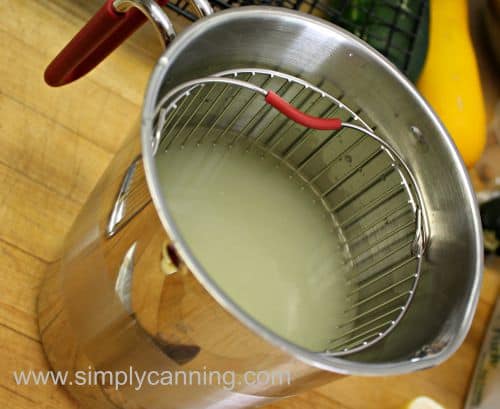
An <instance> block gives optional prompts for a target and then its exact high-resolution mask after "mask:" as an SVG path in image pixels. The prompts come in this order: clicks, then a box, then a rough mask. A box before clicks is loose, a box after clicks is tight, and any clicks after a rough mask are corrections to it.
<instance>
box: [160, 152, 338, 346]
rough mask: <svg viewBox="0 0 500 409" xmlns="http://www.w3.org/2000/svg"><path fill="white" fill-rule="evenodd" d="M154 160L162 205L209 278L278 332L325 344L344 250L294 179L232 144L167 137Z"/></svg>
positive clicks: (270, 160)
mask: <svg viewBox="0 0 500 409" xmlns="http://www.w3.org/2000/svg"><path fill="white" fill-rule="evenodd" d="M156 161H157V167H158V173H159V177H160V182H161V185H162V188H163V192H164V195H165V197H166V203H167V207H168V209H169V211H170V212H171V214H172V215H173V218H174V221H175V223H176V225H177V227H178V228H179V230H180V232H181V234H182V236H183V238H184V240H185V242H186V243H188V245H189V247H190V249H191V251H192V253H193V254H194V255H195V256H196V258H197V259H198V261H199V262H200V263H201V264H202V265H203V267H204V268H205V270H206V271H207V273H208V274H209V275H210V276H211V277H212V278H213V279H214V281H215V282H216V283H217V284H218V285H219V286H220V287H221V288H222V289H223V291H224V292H225V293H226V294H227V295H228V296H229V297H230V298H231V299H232V300H233V301H234V302H235V303H237V304H238V305H239V306H240V307H241V308H243V309H244V310H245V311H246V312H247V313H249V314H250V315H251V316H252V317H254V318H255V319H257V320H258V321H259V322H261V323H262V324H264V325H265V326H266V327H268V328H269V329H271V330H272V331H274V332H275V333H277V334H278V335H280V336H282V337H284V338H286V339H288V340H289V341H291V342H294V343H296V344H298V345H300V346H303V347H305V348H308V349H310V350H314V351H320V350H323V349H325V348H326V346H327V345H328V341H329V340H331V339H332V338H334V336H335V334H336V333H337V332H338V329H337V328H336V327H337V325H338V323H339V321H340V319H341V317H342V316H343V314H344V310H345V308H346V292H347V289H346V282H345V270H346V265H345V263H346V260H345V256H344V255H343V250H342V246H341V242H340V239H339V237H338V234H337V231H336V229H335V226H334V223H333V221H332V220H331V218H330V216H329V215H328V214H327V212H326V210H325V208H324V207H323V205H322V204H321V203H320V201H319V200H318V198H317V196H316V195H315V194H314V193H313V192H312V190H311V189H310V188H309V187H307V185H306V184H305V183H304V181H302V180H301V179H300V178H298V177H297V176H295V175H292V173H293V172H292V171H291V170H290V169H289V168H287V167H285V166H284V165H282V164H281V165H280V164H279V162H278V161H277V160H276V159H275V158H274V157H272V156H270V155H264V154H262V153H261V152H260V151H258V150H256V149H250V150H247V149H245V148H244V147H242V146H233V147H232V148H231V149H229V148H228V147H227V146H223V145H218V146H215V147H214V146H212V145H211V144H200V145H199V146H196V145H195V146H189V145H188V146H184V147H183V148H181V147H180V146H174V147H171V148H170V149H169V150H168V151H166V152H164V151H163V150H160V151H159V152H158V154H157V156H156ZM344 331H345V329H344Z"/></svg>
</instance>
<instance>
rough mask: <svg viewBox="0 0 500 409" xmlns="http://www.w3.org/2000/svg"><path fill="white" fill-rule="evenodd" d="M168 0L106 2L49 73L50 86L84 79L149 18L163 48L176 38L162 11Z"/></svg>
mask: <svg viewBox="0 0 500 409" xmlns="http://www.w3.org/2000/svg"><path fill="white" fill-rule="evenodd" d="M167 2H168V0H157V2H155V1H154V0H106V2H105V3H104V5H103V6H102V7H101V8H100V9H99V11H97V13H96V14H95V15H94V16H93V17H92V18H91V19H90V20H89V21H88V22H87V24H86V25H85V26H84V27H83V28H82V29H81V30H80V31H79V32H78V33H77V34H76V35H75V36H74V37H73V39H72V40H71V41H70V42H69V43H68V44H67V45H66V47H65V48H64V49H63V50H62V51H61V52H60V53H59V54H58V55H57V56H56V58H55V59H54V60H53V61H52V62H51V63H50V64H49V66H48V67H47V69H46V70H45V81H46V82H47V84H49V85H51V86H53V87H58V86H61V85H65V84H68V83H70V82H72V81H75V80H77V79H78V78H80V77H82V76H84V75H85V74H87V73H88V72H89V71H91V70H92V69H93V68H94V67H96V66H97V65H98V64H99V63H100V62H101V61H102V60H104V59H105V58H106V57H107V56H108V55H109V54H111V52H113V51H114V50H115V49H116V48H117V47H118V46H119V45H120V44H121V43H122V42H123V41H125V39H126V38H128V37H129V36H130V35H131V34H132V33H134V32H135V31H136V30H137V29H138V28H139V27H140V26H141V25H142V24H144V22H145V21H146V19H149V20H150V21H152V22H153V24H154V26H155V27H156V30H157V32H158V33H159V35H160V39H161V42H162V44H163V46H166V45H167V44H168V43H169V42H170V41H171V40H172V39H173V38H174V37H175V31H174V29H173V25H172V23H171V22H170V20H169V18H168V17H167V15H166V14H165V13H164V12H163V10H162V9H161V6H163V5H165V4H166V3H167Z"/></svg>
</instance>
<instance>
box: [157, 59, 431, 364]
mask: <svg viewBox="0 0 500 409" xmlns="http://www.w3.org/2000/svg"><path fill="white" fill-rule="evenodd" d="M320 86H322V84H319V86H314V85H312V84H309V83H307V82H305V81H303V80H301V79H299V78H295V77H293V76H290V75H286V74H283V73H280V72H277V71H272V70H266V69H253V68H251V69H237V70H229V71H224V72H221V73H218V74H215V75H214V76H212V77H206V78H200V79H196V80H192V81H188V82H186V83H184V84H181V85H179V86H178V87H176V88H174V89H173V90H171V91H170V92H169V93H168V94H167V95H165V96H164V97H163V98H162V100H161V101H160V102H159V103H158V106H157V110H156V132H155V137H154V140H153V141H152V143H153V147H154V151H155V152H158V151H159V150H168V149H170V148H171V147H173V146H179V147H182V146H185V145H187V144H210V145H225V146H227V148H228V149H231V148H232V147H233V146H234V145H235V144H240V143H245V144H246V145H247V146H248V147H249V148H250V147H257V148H258V149H260V150H261V151H263V152H265V153H266V154H269V155H272V156H274V157H275V158H276V159H277V160H278V161H280V162H281V163H282V164H284V165H285V166H287V167H289V168H290V169H291V170H292V171H293V172H295V174H296V175H297V176H299V177H300V178H301V179H302V180H303V181H304V182H305V183H306V184H307V186H308V187H309V188H310V189H311V190H312V191H313V192H314V193H315V194H316V196H317V197H318V199H319V200H320V202H321V203H322V204H323V206H324V208H325V210H326V211H327V212H328V213H329V214H330V216H331V223H332V227H333V228H335V229H337V231H338V234H339V237H341V238H342V240H343V245H344V248H345V252H346V254H348V261H347V267H348V268H347V269H346V271H347V272H345V273H344V272H342V273H341V274H344V277H345V280H346V283H347V285H348V294H347V296H346V300H345V304H346V307H345V310H344V311H343V315H342V318H341V319H340V320H339V322H338V323H336V324H337V325H336V330H335V333H334V334H332V338H331V340H330V342H329V344H328V345H327V346H325V348H324V351H321V352H322V353H326V354H329V355H332V356H340V355H346V354H351V353H354V352H357V351H361V350H363V349H365V348H368V347H370V346H371V345H373V344H375V343H376V342H378V341H380V340H381V339H383V338H384V337H385V336H387V335H388V334H389V333H390V332H391V331H392V330H393V329H394V328H396V326H397V324H398V323H399V321H400V320H401V319H402V318H403V316H404V315H405V313H406V311H407V310H408V308H410V306H411V301H412V298H413V295H414V293H415V290H416V288H417V284H418V281H419V277H420V274H421V267H422V266H421V262H422V255H423V253H424V251H425V247H426V244H427V236H428V233H427V229H426V223H425V219H424V216H425V209H424V208H423V202H422V200H421V194H420V192H419V189H418V186H417V184H416V180H415V178H414V176H413V175H412V173H411V170H410V169H409V167H408V166H407V165H406V163H405V162H404V160H403V158H402V157H401V156H400V155H399V154H398V152H396V151H395V150H394V149H393V148H392V147H391V146H390V145H389V144H388V143H387V142H386V141H385V140H384V139H383V138H381V137H380V136H378V135H376V133H375V131H376V127H375V126H371V127H370V126H369V125H368V121H369V120H368V118H366V117H365V115H364V113H363V112H362V111H361V109H358V108H350V107H349V106H348V104H347V103H346V102H345V101H344V99H345V97H344V95H343V93H342V92H340V91H339V92H338V94H337V95H336V96H333V95H331V94H330V93H327V92H325V91H323V90H322V89H321V88H320ZM263 89H269V90H273V91H274V92H276V93H277V94H278V95H280V96H281V97H283V98H285V99H286V100H287V101H289V102H290V103H291V104H293V105H294V106H295V107H297V108H298V109H300V110H301V111H303V112H305V113H307V114H309V115H314V116H318V117H322V118H327V117H331V116H336V117H339V118H341V120H342V124H343V126H342V129H340V130H335V131H318V130H314V129H310V128H305V127H303V126H301V125H299V124H297V123H296V122H294V121H292V120H290V119H288V118H287V117H285V116H284V115H282V114H281V113H280V112H278V111H277V110H275V109H273V108H272V107H271V106H270V105H268V104H266V102H265V101H264V98H262V95H261V94H262V91H263ZM349 105H350V104H349ZM335 273H336V272H332V274H335ZM337 273H339V272H337Z"/></svg>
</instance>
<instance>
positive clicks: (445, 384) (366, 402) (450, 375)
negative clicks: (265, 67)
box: [0, 0, 500, 409]
mask: <svg viewBox="0 0 500 409" xmlns="http://www.w3.org/2000/svg"><path fill="white" fill-rule="evenodd" d="M100 3H101V1H100V0H91V1H85V0H52V1H48V0H46V1H39V2H33V1H28V0H17V1H5V0H3V1H0V14H1V15H2V20H1V23H0V60H1V61H2V63H1V64H0V79H1V80H0V186H1V189H0V266H1V267H0V345H1V348H0V404H1V406H2V407H5V408H9V409H10V408H12V409H25V408H33V407H41V408H46V409H55V408H61V409H63V408H64V409H72V408H76V407H77V405H76V403H75V402H74V401H72V400H71V399H70V398H69V397H68V395H67V394H66V393H65V391H64V390H63V389H62V388H60V387H57V386H54V385H47V386H34V385H30V386H18V385H16V384H15V382H14V379H13V377H12V372H13V371H15V370H20V369H48V364H47V361H46V359H45V357H44V355H43V352H42V348H41V345H40V342H39V334H38V328H37V324H36V320H35V318H36V312H35V300H36V297H37V293H38V288H39V286H40V283H41V280H42V277H43V274H44V270H45V268H46V265H47V262H48V261H51V260H54V259H55V258H56V257H57V255H58V254H60V248H61V244H62V240H63V237H64V235H65V233H66V232H67V231H68V229H69V227H70V225H71V223H72V222H73V220H74V218H75V217H76V215H77V214H78V211H79V209H80V208H81V205H82V203H83V202H84V200H85V198H86V197H87V195H88V194H89V192H90V191H91V189H92V187H93V186H94V185H95V183H96V181H97V179H98V178H99V176H100V175H101V173H102V172H103V170H104V169H105V167H106V166H107V164H108V162H109V160H110V159H111V157H112V155H113V154H114V152H116V150H117V149H118V147H119V146H120V143H121V142H122V141H123V139H124V137H125V135H126V133H127V132H128V130H129V129H130V128H131V126H132V124H133V122H134V121H135V120H136V118H137V117H138V115H139V111H140V106H141V100H142V96H143V92H144V88H145V85H146V82H147V79H148V75H149V72H150V71H151V69H152V67H153V64H154V61H155V59H156V57H157V55H158V53H159V52H160V49H159V47H158V46H157V44H156V38H155V37H154V33H153V32H152V30H151V29H144V30H140V32H138V33H137V34H136V35H135V36H134V37H133V38H132V39H131V40H130V41H128V42H127V43H126V44H125V45H124V46H122V47H121V48H120V49H119V50H117V51H116V52H115V53H114V54H113V55H112V56H111V57H110V58H109V59H108V60H107V61H106V62H104V63H103V64H102V65H101V66H99V68H98V69H97V70H95V71H94V72H93V73H92V74H91V75H89V76H88V77H86V78H84V79H82V80H81V81H79V82H77V83H75V84H73V85H71V86H69V87H64V88H61V89H50V88H48V87H47V86H46V85H45V84H44V83H43V78H42V73H43V69H44V67H45V65H46V64H47V62H48V61H49V60H50V58H51V57H53V56H54V55H55V54H56V52H57V51H58V50H59V49H60V48H61V47H62V46H63V45H64V44H65V43H66V41H67V40H68V39H69V38H70V37H71V36H72V35H73V34H74V33H75V32H76V30H77V29H78V28H79V27H80V26H81V25H82V24H83V22H84V21H85V20H86V19H87V18H88V17H89V16H90V14H91V13H92V12H94V11H95V10H96V9H97V8H98V7H99V5H100ZM176 22H177V23H178V24H177V25H178V26H182V25H183V24H184V23H183V22H182V19H176ZM499 285H500V279H499V276H498V275H497V273H496V271H494V270H492V269H487V270H486V272H485V281H484V285H483V291H482V293H481V300H480V304H479V307H478V310H477V313H476V316H475V320H474V323H473V326H472V329H471V331H470V333H469V334H468V336H467V339H466V341H465V343H464V345H463V346H462V347H461V348H460V350H459V351H458V352H457V353H456V354H455V355H454V356H453V357H452V358H451V359H450V360H449V361H447V362H446V363H445V364H443V365H441V366H439V367H437V368H434V369H432V370H427V371H423V372H419V373H415V374H411V375H405V376H398V377H391V378H361V377H350V378H345V379H342V380H340V381H337V382H334V383H332V384H330V385H326V386H324V387H322V388H319V389H317V390H314V391H310V392H307V393H305V394H303V395H300V396H297V397H294V398H290V399H287V400H285V401H283V402H280V403H277V404H273V405H270V406H268V407H269V408H270V409H271V408H273V409H278V408H290V409H294V408H305V409H308V408H321V409H380V408H384V409H391V408H394V409H396V408H398V407H401V406H402V405H403V404H404V403H405V402H407V401H408V400H410V399H412V398H414V397H415V396H417V395H422V394H425V395H429V396H431V397H432V398H434V399H436V400H437V401H439V402H441V403H442V404H444V405H445V406H446V407H447V408H448V409H458V408H460V407H462V404H463V401H464V398H465V394H466V390H467V387H468V383H469V380H470V376H471V373H472V370H473V367H474V364H475V358H476V355H477V352H478V348H479V344H480V342H481V339H482V337H483V333H484V330H485V325H486V322H487V320H488V318H489V315H490V313H491V309H492V305H493V303H494V301H495V299H496V297H497V294H498V289H499Z"/></svg>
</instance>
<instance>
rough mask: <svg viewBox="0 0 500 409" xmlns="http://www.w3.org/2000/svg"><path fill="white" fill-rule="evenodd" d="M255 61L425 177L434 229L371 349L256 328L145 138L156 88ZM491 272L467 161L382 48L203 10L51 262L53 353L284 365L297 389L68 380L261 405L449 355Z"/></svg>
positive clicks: (298, 21)
mask: <svg viewBox="0 0 500 409" xmlns="http://www.w3.org/2000/svg"><path fill="white" fill-rule="evenodd" d="M115 3H116V4H118V3H123V2H120V1H118V2H115ZM126 3H128V4H130V3H134V2H130V1H126ZM139 3H140V5H141V8H142V9H143V11H145V12H146V13H153V14H154V15H155V16H156V17H154V18H151V20H152V21H155V24H158V25H159V27H160V29H159V31H161V32H162V35H171V29H170V26H169V25H165V24H167V23H162V22H165V21H166V20H165V19H166V18H165V16H162V15H161V14H159V12H160V11H159V9H158V8H157V7H156V6H154V5H152V4H151V2H148V1H141V2H139ZM158 16H160V17H158ZM162 24H163V26H162ZM108 45H109V44H108ZM107 51H109V49H108V50H107ZM94 54H95V50H94ZM104 54H105V53H101V55H100V56H102V55H104ZM94 57H95V55H94ZM97 60H98V58H94V62H95V61H97ZM63 62H64V61H63ZM59 63H60V64H62V63H61V61H59ZM80 63H81V61H80ZM62 66H63V65H59V72H58V76H59V80H60V81H59V80H54V81H53V83H58V84H62V83H64V82H67V81H68V80H72V79H75V78H77V77H78V76H79V75H82V73H84V72H86V71H88V69H89V67H90V65H87V66H85V67H84V66H82V65H81V64H80V65H78V64H77V65H76V66H73V67H72V72H71V73H70V75H67V72H66V74H65V75H59V74H61V72H62V71H61V67H62ZM248 66H251V67H260V68H263V69H265V68H267V69H275V70H276V69H277V70H279V71H281V72H286V73H289V74H292V75H295V76H300V77H301V78H303V79H305V80H307V81H309V82H311V83H313V84H321V88H322V89H323V90H325V91H327V92H330V93H332V94H335V95H340V94H342V97H343V100H344V101H350V105H353V106H356V107H358V108H359V110H358V111H357V112H358V113H359V115H362V116H363V117H364V118H366V120H367V121H368V122H369V123H370V124H372V126H373V127H376V128H377V133H378V134H379V135H381V136H382V137H383V138H384V139H385V140H386V141H387V142H388V143H389V144H390V145H391V146H392V147H393V148H394V149H395V150H396V151H397V152H398V153H399V155H400V156H401V157H402V158H404V160H405V162H406V163H407V164H408V166H409V167H410V169H411V171H412V173H413V175H414V176H415V179H416V183H417V185H418V188H419V190H420V192H421V194H422V198H423V201H424V203H425V208H426V220H427V222H428V228H429V232H428V234H429V241H428V244H427V249H426V252H425V254H424V259H423V260H422V274H421V278H420V282H419V286H418V289H417V291H416V292H415V295H414V298H413V301H412V304H411V308H410V309H409V310H408V312H407V313H406V315H405V316H404V317H403V319H402V320H401V322H399V324H398V326H397V327H396V328H395V330H394V331H392V332H391V333H390V334H389V335H388V336H386V337H385V338H384V339H383V340H382V341H380V342H378V343H377V344H375V345H373V346H371V347H370V348H367V349H365V350H364V351H361V352H358V353H354V354H350V355H346V356H345V357H335V356H330V355H328V354H324V353H317V352H311V351H308V350H306V349H304V348H301V347H299V346H297V345H294V344H292V343H290V342H288V341H287V340H285V339H283V338H281V337H279V336H277V335H276V334H274V333H273V332H272V331H270V330H268V329H267V328H266V327H264V326H263V325H261V324H260V323H259V322H257V321H256V320H255V319H253V318H252V317H251V316H250V315H248V314H247V313H246V312H245V311H244V310H242V309H241V308H240V307H239V306H238V303H237V300H233V299H231V298H230V297H229V296H227V295H226V294H225V293H224V292H223V291H222V290H221V289H220V288H219V286H218V285H217V284H216V283H215V282H214V280H213V279H212V277H211V276H210V275H209V274H207V272H206V271H205V270H204V268H203V266H202V265H201V264H200V263H199V261H198V260H197V259H196V254H193V252H192V250H191V249H190V246H189V243H187V242H185V240H184V239H183V237H182V236H181V234H180V233H179V231H178V230H177V229H176V227H175V223H174V220H173V219H172V216H171V214H170V213H169V211H168V209H167V203H166V202H165V199H164V198H163V196H162V194H161V191H160V187H159V183H158V175H157V170H156V166H155V161H154V157H153V147H152V144H151V141H152V140H153V139H154V138H153V137H154V132H155V128H156V125H157V124H156V114H155V112H156V109H157V105H158V103H159V101H160V99H161V98H162V97H163V96H164V95H165V94H167V93H168V92H169V90H171V89H172V88H174V87H175V86H177V85H178V84H180V83H183V82H185V81H189V80H193V79H197V78H200V77H205V76H207V75H212V74H213V73H216V72H219V71H224V70H229V69H237V68H243V67H248ZM75 67H76V68H77V69H75ZM51 78H52V79H54V77H51ZM139 134H140V135H141V137H139ZM481 272H482V240H481V229H480V222H479V217H478V211H477V206H476V202H475V197H474V193H473V190H472V188H471V185H470V182H469V179H468V175H467V172H466V170H465V168H464V166H463V163H462V161H461V159H460V157H459V155H458V153H457V151H456V148H455V146H454V145H453V143H452V141H451V139H450V138H449V136H448V135H447V133H446V131H445V129H444V128H443V126H442V124H441V123H440V122H439V120H438V119H437V117H436V116H435V114H434V113H433V112H432V110H431V109H430V108H429V106H428V105H427V104H426V103H425V101H424V100H423V99H422V98H421V97H420V95H419V94H418V93H417V92H416V91H415V89H414V88H413V86H412V85H411V84H410V83H409V82H408V81H407V80H406V79H405V78H404V77H403V76H402V75H401V74H400V73H399V72H398V71H397V69H396V68H395V67H394V66H393V65H391V64H390V63H389V62H388V61H387V60H386V59H384V58H383V57H382V56H381V55H380V54H378V53H377V52H375V51H374V50H373V49H371V48H369V47H368V46H367V45H366V44H364V43H362V42H361V41H360V40H358V39H356V38H355V37H354V36H352V35H350V34H349V33H347V32H345V31H344V30H341V29H339V28H337V27H335V26H333V25H332V24H329V23H327V22H324V21H321V20H319V19H316V18H314V17H311V16H307V15H304V14H301V13H297V12H291V11H285V10H281V9H277V8H258V7H248V8H246V7H245V8H244V9H233V10H228V11H224V12H220V13H217V14H216V15H212V16H209V17H206V18H203V19H202V20H201V21H199V22H197V23H195V24H193V25H192V26H191V27H189V28H188V29H187V30H186V31H185V32H183V33H182V34H181V35H180V36H179V37H178V38H177V39H176V40H175V41H173V42H172V43H171V44H170V45H169V47H168V49H167V51H165V53H164V54H163V55H162V56H161V57H160V59H159V61H158V64H157V66H156V67H155V69H154V71H153V73H152V76H151V80H150V83H149V86H148V89H147V92H146V96H145V100H144V108H143V113H142V121H141V125H140V130H139V129H135V130H134V131H133V132H132V133H131V134H130V136H129V138H128V139H127V140H126V142H125V143H124V146H123V147H122V149H121V150H120V151H119V153H118V154H117V155H116V157H115V158H114V159H113V161H112V163H111V164H110V166H109V168H108V169H107V171H106V172H105V174H104V175H103V176H102V178H101V180H100V181H99V183H98V185H97V186H96V188H95V189H94V191H93V193H92V194H91V196H90V197H89V199H88V201H87V203H86V205H85V206H84V208H83V209H82V211H81V214H80V216H79V217H78V219H77V220H76V222H75V224H74V226H73V228H72V230H71V232H70V233H69V235H68V237H67V239H66V245H65V250H64V255H63V257H62V258H61V260H59V261H58V262H56V263H54V264H53V265H52V266H51V268H50V269H49V272H48V274H47V278H46V280H45V283H44V285H43V288H42V291H41V294H40V299H39V323H40V331H41V334H42V340H43V345H44V348H45V351H46V353H47V356H48V358H49V361H50V362H51V364H52V365H53V367H54V368H56V369H60V370H64V369H66V370H68V371H69V372H70V373H71V374H73V375H74V374H75V371H77V370H79V369H80V370H89V369H90V368H92V369H96V370H110V371H121V370H123V371H128V370H129V368H130V367H133V368H134V369H135V370H137V371H142V370H149V371H151V370H157V371H162V370H172V371H175V370H203V369H204V368H210V369H211V370H218V371H220V372H224V371H228V370H229V371H234V372H235V373H236V374H237V376H238V377H241V376H242V374H243V373H244V372H245V371H248V370H252V371H261V370H265V371H269V372H271V373H272V372H276V371H278V370H281V371H287V372H289V373H290V374H291V378H292V383H291V384H290V385H286V384H274V385H270V384H268V385H248V384H244V383H242V384H240V385H236V386H235V388H234V389H233V390H227V389H225V388H223V387H220V386H216V385H211V386H184V385H179V386H175V387H174V386H169V387H168V388H161V387H158V386H153V385H149V386H148V385H146V386H145V387H143V388H142V389H141V390H139V391H137V390H135V389H134V387H133V386H131V385H124V386H123V387H121V388H120V389H119V390H118V391H117V390H115V389H114V387H113V386H112V385H106V384H101V385H97V386H93V387H90V386H87V387H85V388H82V387H79V386H76V385H72V386H71V385H67V387H68V389H69V390H70V391H71V392H72V393H73V394H74V395H75V396H76V397H77V398H78V399H79V400H80V401H81V402H82V403H83V405H84V407H89V408H90V407H92V408H112V407H116V406H119V407H124V408H142V407H143V408H157V407H158V408H160V407H161V408H165V407H175V408H179V407H186V408H211V407H217V408H222V407H228V408H229V407H231V408H243V407H255V406H260V405H263V404H265V403H268V402H270V401H272V400H274V399H279V398H283V397H285V396H289V395H292V394H296V393H298V392H300V391H301V390H304V389H307V388H310V387H313V386H315V385H320V384H323V383H326V382H329V381H331V380H333V379H335V378H337V377H339V376H342V375H348V374H360V375H389V374H400V373H406V372H411V371H415V370H419V369H424V368H429V367H432V366H434V365H437V364H439V363H441V362H442V361H443V360H445V359H446V358H448V357H449V356H450V355H451V354H452V353H453V352H454V351H455V350H456V349H457V348H458V346H459V345H460V344H461V342H462V341H463V339H464V337H465V335H466V332H467V330H468V328H469V327H470V324H471V321H472V316H473V313H474V310H475V307H476V304H477V300H478V295H479V286H480V281H481ZM239 379H240V378H239Z"/></svg>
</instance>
